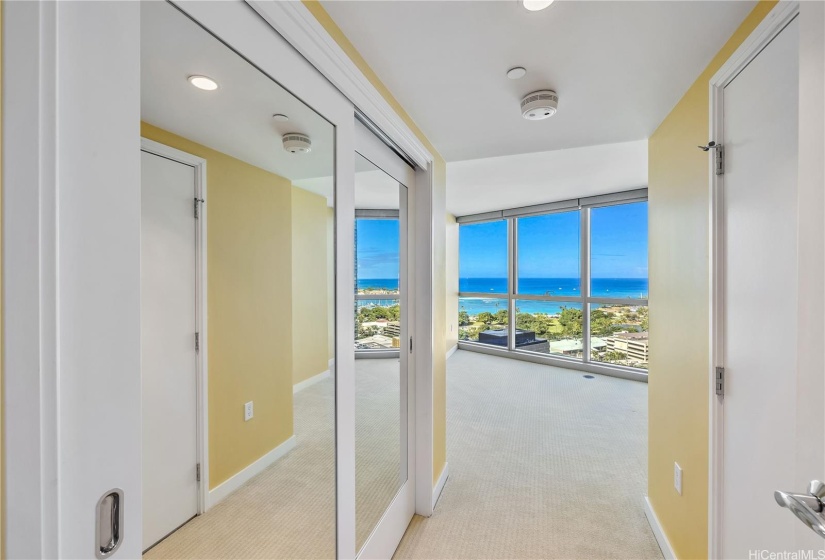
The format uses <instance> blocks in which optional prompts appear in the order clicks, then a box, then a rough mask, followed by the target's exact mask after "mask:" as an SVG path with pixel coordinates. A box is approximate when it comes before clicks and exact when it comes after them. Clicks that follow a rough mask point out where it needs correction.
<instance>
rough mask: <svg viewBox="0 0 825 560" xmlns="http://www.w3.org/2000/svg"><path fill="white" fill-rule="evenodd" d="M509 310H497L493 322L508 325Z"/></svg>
mask: <svg viewBox="0 0 825 560" xmlns="http://www.w3.org/2000/svg"><path fill="white" fill-rule="evenodd" d="M507 320H508V319H507V310H506V309H500V310H498V311H496V313H495V315H493V322H494V323H496V324H497V325H506V324H507Z"/></svg>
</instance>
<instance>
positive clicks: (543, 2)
mask: <svg viewBox="0 0 825 560" xmlns="http://www.w3.org/2000/svg"><path fill="white" fill-rule="evenodd" d="M521 3H522V4H524V7H525V8H527V9H528V10H530V11H531V12H538V11H539V10H543V9H545V8H547V7H548V6H550V4H552V3H553V0H522V2H521Z"/></svg>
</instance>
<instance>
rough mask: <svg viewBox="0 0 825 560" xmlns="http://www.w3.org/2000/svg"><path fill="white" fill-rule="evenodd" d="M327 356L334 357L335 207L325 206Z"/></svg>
mask: <svg viewBox="0 0 825 560" xmlns="http://www.w3.org/2000/svg"><path fill="white" fill-rule="evenodd" d="M327 270H328V271H329V275H328V277H327V316H328V317H329V324H328V325H327V337H328V343H327V348H328V352H327V357H328V358H329V359H330V360H332V359H334V358H335V274H333V272H334V271H335V209H334V208H327Z"/></svg>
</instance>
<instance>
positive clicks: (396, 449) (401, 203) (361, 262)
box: [355, 154, 407, 550]
mask: <svg viewBox="0 0 825 560" xmlns="http://www.w3.org/2000/svg"><path fill="white" fill-rule="evenodd" d="M355 159H356V161H355V208H356V210H355V260H356V262H355V274H356V278H355V288H356V296H355V300H356V301H355V303H356V305H355V353H356V358H357V359H356V361H355V475H356V480H355V491H356V499H355V518H356V519H355V521H356V522H355V529H356V546H357V549H358V550H360V549H361V548H362V547H363V545H364V543H365V542H366V540H367V538H368V537H369V535H370V533H371V532H372V531H373V530H374V529H375V526H376V524H377V523H378V521H379V520H380V519H381V516H382V515H383V514H384V512H385V511H386V509H387V507H388V506H389V505H390V503H391V502H392V500H393V498H394V497H395V495H396V494H397V493H398V490H399V489H400V488H401V485H402V484H403V483H404V482H405V481H406V480H407V440H406V435H407V408H406V403H407V353H406V352H399V349H400V347H402V346H403V347H406V345H405V344H402V342H401V341H404V340H406V339H407V309H406V307H405V305H406V301H407V283H406V272H407V271H406V266H405V258H406V249H405V248H406V236H407V234H406V232H407V221H406V216H407V205H406V202H407V189H406V187H405V186H404V185H401V184H400V183H399V182H398V181H396V180H395V179H393V178H392V177H390V176H389V175H387V174H386V173H384V171H382V170H380V169H379V168H377V167H376V166H375V165H373V164H372V163H371V162H369V161H368V160H366V159H365V158H364V157H362V156H361V155H359V154H356V155H355Z"/></svg>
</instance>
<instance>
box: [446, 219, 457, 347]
mask: <svg viewBox="0 0 825 560" xmlns="http://www.w3.org/2000/svg"><path fill="white" fill-rule="evenodd" d="M446 295H447V303H446V309H447V349H448V350H449V349H450V348H452V347H453V346H455V345H456V344H458V223H457V222H456V221H455V216H453V215H452V214H447V294H446Z"/></svg>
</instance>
